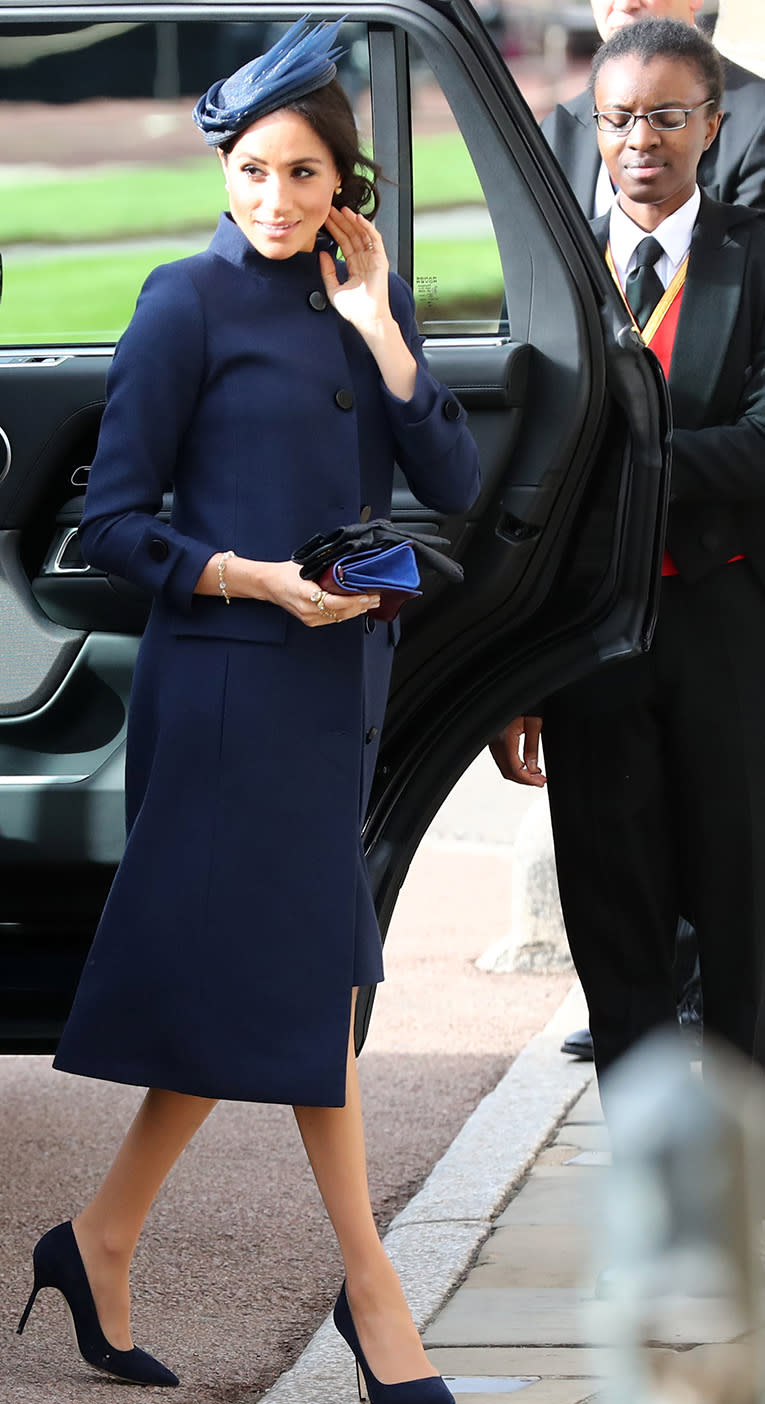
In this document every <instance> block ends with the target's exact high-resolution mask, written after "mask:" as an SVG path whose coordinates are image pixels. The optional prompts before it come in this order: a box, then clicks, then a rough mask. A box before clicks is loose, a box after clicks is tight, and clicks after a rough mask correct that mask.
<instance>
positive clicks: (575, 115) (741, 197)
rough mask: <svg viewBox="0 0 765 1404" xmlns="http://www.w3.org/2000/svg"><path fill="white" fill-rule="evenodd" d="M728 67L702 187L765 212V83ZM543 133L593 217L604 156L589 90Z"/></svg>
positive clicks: (556, 113) (547, 122)
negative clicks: (719, 118)
mask: <svg viewBox="0 0 765 1404" xmlns="http://www.w3.org/2000/svg"><path fill="white" fill-rule="evenodd" d="M725 69H726V78H725V97H724V100H723V120H722V125H721V127H720V131H719V134H718V136H717V137H716V139H715V141H713V142H712V145H711V146H710V148H709V150H708V151H705V152H704V155H703V156H702V158H701V161H700V163H699V185H701V186H703V188H704V189H705V190H706V192H707V194H708V195H711V197H712V199H714V200H724V201H725V202H726V203H727V204H730V205H734V204H736V205H753V206H755V207H756V208H758V209H765V79H762V78H758V77H757V75H756V74H754V73H750V72H749V70H748V69H746V68H739V66H738V64H736V63H728V62H727V61H726V64H725ZM542 131H543V132H544V134H545V136H546V137H547V141H548V143H549V145H550V146H551V147H552V149H553V151H554V153H555V155H556V156H557V158H558V161H559V162H560V165H561V166H562V167H563V170H564V171H565V173H566V176H567V177H568V181H569V184H570V186H571V188H572V190H573V192H574V194H575V195H576V198H577V200H578V201H579V204H580V205H581V206H582V209H583V210H584V212H585V214H586V215H587V216H588V217H591V216H592V215H593V214H594V212H595V186H596V183H597V179H598V170H599V168H600V152H599V151H598V141H597V136H596V129H595V123H594V121H593V119H592V98H591V96H590V93H589V91H588V92H584V93H579V95H578V96H577V97H575V98H572V100H571V101H570V102H566V103H562V104H560V105H559V106H558V107H556V108H554V109H553V111H552V112H551V113H549V115H548V116H547V117H545V119H544V122H543V123H542Z"/></svg>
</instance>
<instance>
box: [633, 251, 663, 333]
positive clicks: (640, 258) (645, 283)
mask: <svg viewBox="0 0 765 1404" xmlns="http://www.w3.org/2000/svg"><path fill="white" fill-rule="evenodd" d="M663 253H664V250H663V248H662V246H661V244H660V243H659V241H658V239H654V237H653V235H652V234H649V236H648V238H647V239H641V240H640V243H639V244H638V246H637V248H636V250H635V254H636V257H637V263H636V264H635V267H634V268H633V270H632V272H631V273H630V274H628V277H627V287H626V293H627V301H628V303H629V305H630V310H631V312H632V315H633V317H634V318H635V321H636V322H637V324H638V326H639V327H640V328H641V330H642V328H643V327H644V326H645V324H646V322H647V321H648V318H649V317H650V315H651V313H652V312H653V309H654V307H655V306H656V304H657V302H659V301H660V300H661V298H662V296H663V293H664V285H663V283H662V281H661V278H660V277H659V275H658V273H657V272H656V269H655V268H654V264H655V263H657V262H658V260H659V259H660V258H661V256H662V254H663Z"/></svg>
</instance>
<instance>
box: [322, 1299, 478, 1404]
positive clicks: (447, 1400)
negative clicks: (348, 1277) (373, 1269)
mask: <svg viewBox="0 0 765 1404" xmlns="http://www.w3.org/2000/svg"><path fill="white" fill-rule="evenodd" d="M332 1314H333V1318H334V1322H335V1326H336V1327H337V1329H338V1331H339V1332H340V1335H341V1336H342V1338H343V1340H344V1341H345V1342H346V1344H347V1345H349V1346H350V1348H351V1350H352V1351H353V1354H354V1355H355V1357H356V1379H357V1381H358V1386H359V1399H361V1400H363V1399H368V1400H369V1404H456V1401H455V1398H454V1395H453V1394H452V1392H451V1390H450V1389H448V1388H447V1386H446V1385H445V1384H444V1381H443V1378H442V1376H441V1375H426V1376H425V1378H424V1379H421V1380H406V1381H404V1382H402V1383H401V1384H389V1385H386V1384H381V1382H380V1381H379V1380H378V1379H377V1378H376V1376H375V1375H373V1374H372V1371H371V1370H370V1368H369V1366H368V1364H367V1360H366V1356H365V1354H364V1352H363V1350H362V1349H361V1343H360V1341H359V1338H358V1336H357V1335H356V1327H355V1326H354V1324H353V1317H352V1316H351V1309H350V1307H349V1305H348V1298H347V1296H346V1293H345V1283H343V1285H342V1287H341V1288H340V1296H339V1297H338V1299H337V1301H336V1302H335V1310H334V1312H333V1313H332ZM363 1385H366V1390H365V1392H364V1393H362V1387H363Z"/></svg>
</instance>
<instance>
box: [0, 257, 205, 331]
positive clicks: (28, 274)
mask: <svg viewBox="0 0 765 1404" xmlns="http://www.w3.org/2000/svg"><path fill="white" fill-rule="evenodd" d="M206 242H207V241H206V240H205V239H203V240H200V245H201V246H204V244H205V243H206ZM187 253H189V250H188V249H182V248H178V247H177V246H173V245H170V244H168V245H167V247H166V248H161V249H157V248H154V249H144V250H141V251H140V252H135V251H130V252H127V253H125V252H117V251H115V252H114V253H99V254H85V255H82V256H81V257H79V256H78V257H75V256H72V257H67V258H50V259H47V258H46V259H42V258H41V259H27V260H24V259H22V258H19V259H18V260H15V259H9V260H8V263H7V266H6V269H5V281H4V287H3V300H2V304H0V345H3V346H13V345H16V344H22V345H24V344H27V343H32V344H36V343H56V342H64V343H69V342H99V341H104V342H110V341H116V339H117V337H118V336H119V335H120V334H121V333H122V331H124V329H125V327H126V326H127V324H128V322H129V321H130V317H131V316H132V313H133V308H134V307H135V300H136V298H137V296H138V293H139V292H140V289H141V286H142V284H143V282H144V279H145V278H146V277H147V275H148V274H149V273H150V272H151V270H152V268H156V267H157V264H159V263H169V262H170V261H171V260H172V259H175V258H183V257H184V256H185V255H186V254H187Z"/></svg>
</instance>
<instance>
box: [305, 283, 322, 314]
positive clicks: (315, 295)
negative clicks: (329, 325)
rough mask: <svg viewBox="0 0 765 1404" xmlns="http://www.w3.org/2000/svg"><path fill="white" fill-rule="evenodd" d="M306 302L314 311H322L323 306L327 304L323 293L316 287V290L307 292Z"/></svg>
mask: <svg viewBox="0 0 765 1404" xmlns="http://www.w3.org/2000/svg"><path fill="white" fill-rule="evenodd" d="M308 303H309V306H310V307H312V308H313V310H314V312H323V311H324V308H325V307H326V305H327V299H326V296H325V294H324V293H323V292H319V290H318V288H317V289H316V292H312V293H309V295H308Z"/></svg>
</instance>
